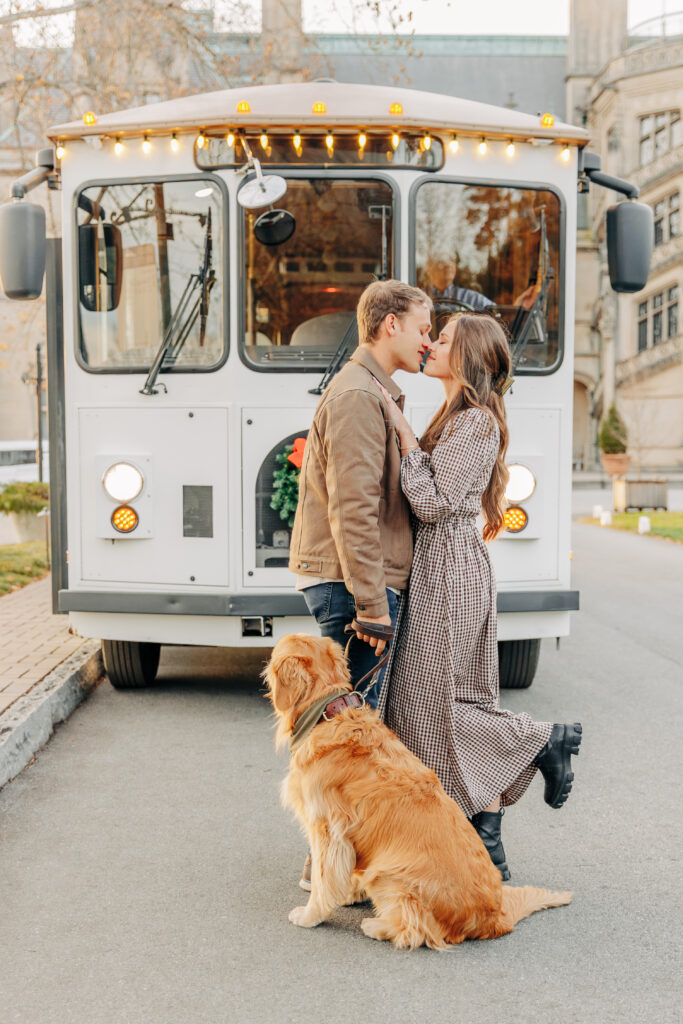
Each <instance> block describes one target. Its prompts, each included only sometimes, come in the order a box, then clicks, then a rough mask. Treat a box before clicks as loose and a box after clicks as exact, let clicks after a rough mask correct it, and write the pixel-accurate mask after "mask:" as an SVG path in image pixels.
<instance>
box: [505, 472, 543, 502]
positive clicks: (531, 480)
mask: <svg viewBox="0 0 683 1024" xmlns="http://www.w3.org/2000/svg"><path fill="white" fill-rule="evenodd" d="M508 470H509V471H510V479H509V480H508V483H507V487H506V488H505V498H506V500H507V501H526V500H527V498H530V497H531V495H532V494H533V493H534V491H535V489H536V477H535V476H534V474H533V473H532V472H531V470H530V469H527V467H526V466H521V465H520V464H519V463H513V464H512V465H511V466H508Z"/></svg>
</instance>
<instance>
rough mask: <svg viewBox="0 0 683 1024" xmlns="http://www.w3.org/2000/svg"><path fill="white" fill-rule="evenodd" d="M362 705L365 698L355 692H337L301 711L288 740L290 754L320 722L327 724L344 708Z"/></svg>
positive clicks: (360, 706) (294, 751)
mask: <svg viewBox="0 0 683 1024" xmlns="http://www.w3.org/2000/svg"><path fill="white" fill-rule="evenodd" d="M364 704H365V697H363V695H362V694H360V693H356V691H355V690H337V691H336V693H333V694H331V695H330V694H328V695H327V696H326V697H321V699H320V700H317V701H315V703H314V704H311V705H310V707H307V708H306V710H305V711H302V713H301V714H300V715H299V717H298V718H297V720H296V723H295V725H294V729H293V731H292V735H291V736H290V739H289V752H290V754H294V753H296V751H297V750H298V749H299V747H300V746H301V745H302V743H304V741H305V740H307V739H308V737H309V736H310V734H311V733H312V732H313V730H314V729H315V727H316V725H318V724H319V723H320V722H329V721H330V719H331V718H334V716H335V715H338V714H339V712H340V711H344V710H345V709H346V708H362V707H363V705H364Z"/></svg>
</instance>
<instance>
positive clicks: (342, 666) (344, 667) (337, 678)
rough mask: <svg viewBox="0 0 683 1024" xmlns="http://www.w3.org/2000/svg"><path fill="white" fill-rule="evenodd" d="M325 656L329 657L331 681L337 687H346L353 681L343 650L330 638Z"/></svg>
mask: <svg viewBox="0 0 683 1024" xmlns="http://www.w3.org/2000/svg"><path fill="white" fill-rule="evenodd" d="M325 654H326V656H327V663H328V665H329V666H330V674H331V677H332V679H331V681H332V682H333V683H334V684H335V685H336V686H346V684H347V683H348V682H349V681H350V679H351V673H350V672H349V666H348V664H347V662H346V655H345V654H344V650H343V648H342V647H340V646H339V644H338V643H335V641H334V640H330V639H329V637H328V638H327V646H326V650H325Z"/></svg>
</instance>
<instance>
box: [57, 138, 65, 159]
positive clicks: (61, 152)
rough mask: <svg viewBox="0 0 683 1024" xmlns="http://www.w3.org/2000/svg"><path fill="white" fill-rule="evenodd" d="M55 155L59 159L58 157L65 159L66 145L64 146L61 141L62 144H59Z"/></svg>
mask: <svg viewBox="0 0 683 1024" xmlns="http://www.w3.org/2000/svg"><path fill="white" fill-rule="evenodd" d="M55 155H56V157H57V159H58V160H63V159H64V157H65V156H66V147H65V146H63V145H62V144H61V142H60V144H59V145H58V146H57V150H56V153H55Z"/></svg>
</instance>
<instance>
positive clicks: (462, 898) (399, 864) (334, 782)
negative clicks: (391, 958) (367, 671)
mask: <svg viewBox="0 0 683 1024" xmlns="http://www.w3.org/2000/svg"><path fill="white" fill-rule="evenodd" d="M263 674H264V677H265V679H266V681H267V684H268V687H269V694H268V696H269V697H270V700H271V702H272V704H273V707H274V709H275V713H276V717H277V730H276V745H277V746H282V745H283V744H284V743H286V742H287V741H288V740H289V739H290V737H291V735H292V732H293V731H294V729H295V725H296V722H297V719H298V718H299V716H300V715H301V714H302V713H304V712H305V711H306V709H307V708H310V707H311V705H312V704H314V703H315V702H317V701H319V700H321V699H323V698H325V697H326V696H327V695H330V699H331V698H332V696H334V695H335V694H338V693H339V692H340V691H346V692H350V691H351V685H350V682H349V672H348V668H347V665H346V659H345V658H344V654H343V652H342V649H341V647H340V646H339V645H338V644H336V643H334V641H332V640H329V639H327V638H324V637H315V636H309V635H308V634H305V633H293V634H290V635H289V636H285V637H283V638H282V639H281V640H280V641H278V643H277V644H276V646H275V648H274V650H273V654H272V657H271V659H270V662H269V664H268V665H267V667H266V668H265V670H264V673H263ZM310 714H313V715H314V716H317V711H312V712H311V713H310ZM302 721H303V720H302ZM282 799H283V803H284V805H285V806H287V807H290V808H291V809H292V810H293V811H294V813H295V815H296V817H297V818H298V820H299V822H300V824H301V825H302V827H303V830H304V833H305V835H306V838H307V839H308V842H309V844H310V850H311V853H312V857H313V867H312V877H311V889H312V891H311V895H310V898H309V901H308V904H307V905H306V906H305V907H295V908H294V909H293V910H292V911H291V913H290V915H289V919H290V921H292V922H293V923H294V924H296V925H299V926H300V927H302V928H313V927H315V926H316V925H318V924H320V923H321V922H322V921H325V920H327V919H328V918H329V917H330V916H331V914H332V913H333V912H334V911H335V909H336V908H337V907H339V906H343V905H345V904H348V903H350V902H354V900H357V899H358V897H359V895H360V894H361V893H362V892H364V893H366V894H367V896H368V897H369V898H370V899H371V900H372V903H373V906H374V909H375V913H376V916H375V917H367V918H365V920H364V921H363V922H362V924H361V928H362V929H363V931H364V933H365V934H366V935H367V936H369V937H370V938H372V939H390V940H391V941H392V942H393V943H394V945H395V946H398V947H400V948H408V949H414V948H415V947H417V946H422V945H427V946H430V947H431V948H432V949H446V948H448V947H449V946H452V945H454V944H456V943H458V942H462V941H463V940H464V939H493V938H497V937H498V936H499V935H506V934H507V933H508V932H511V931H512V930H513V929H514V927H515V924H516V923H517V922H518V921H520V920H521V919H522V918H524V917H528V916H529V914H532V913H534V912H535V911H537V910H543V909H544V908H546V907H559V906H563V905H565V904H567V903H569V902H570V901H571V898H572V894H571V893H570V892H550V891H549V890H547V889H537V888H534V887H533V886H529V885H526V886H523V887H521V888H513V887H511V886H503V885H502V883H501V879H500V873H499V871H498V869H497V868H496V867H494V865H493V864H492V863H491V860H490V858H489V855H488V853H487V851H486V848H485V847H484V844H483V843H482V841H481V839H480V838H479V836H478V835H477V833H476V832H475V830H474V828H472V826H471V825H470V823H469V822H468V820H467V818H466V817H465V815H464V814H463V812H462V811H461V809H460V808H459V807H458V805H457V804H456V803H455V801H454V800H452V799H451V798H450V797H449V796H447V795H446V793H445V791H444V790H443V788H442V786H441V783H440V782H439V780H438V779H437V777H436V775H435V774H434V772H433V771H431V770H430V769H429V768H426V767H425V766H424V765H423V764H422V762H421V761H419V760H418V758H416V757H414V756H413V754H411V753H410V751H409V750H408V749H407V748H406V747H405V746H404V745H403V744H402V743H401V742H400V740H399V739H398V738H397V736H395V735H394V733H393V732H391V730H390V729H388V728H387V726H385V725H384V724H383V723H382V722H381V721H380V719H379V716H378V714H377V712H376V711H371V710H370V709H369V708H366V707H358V708H353V707H347V708H344V710H342V711H341V712H339V713H338V714H335V715H334V717H329V718H328V720H322V721H320V722H319V723H318V724H316V725H314V726H313V727H312V728H311V731H310V732H309V733H308V735H307V737H306V738H305V739H304V740H303V742H302V743H301V744H300V746H298V747H297V749H296V751H295V752H294V753H293V754H292V755H291V758H290V765H289V774H288V776H287V778H286V779H285V781H284V783H283V788H282Z"/></svg>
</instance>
